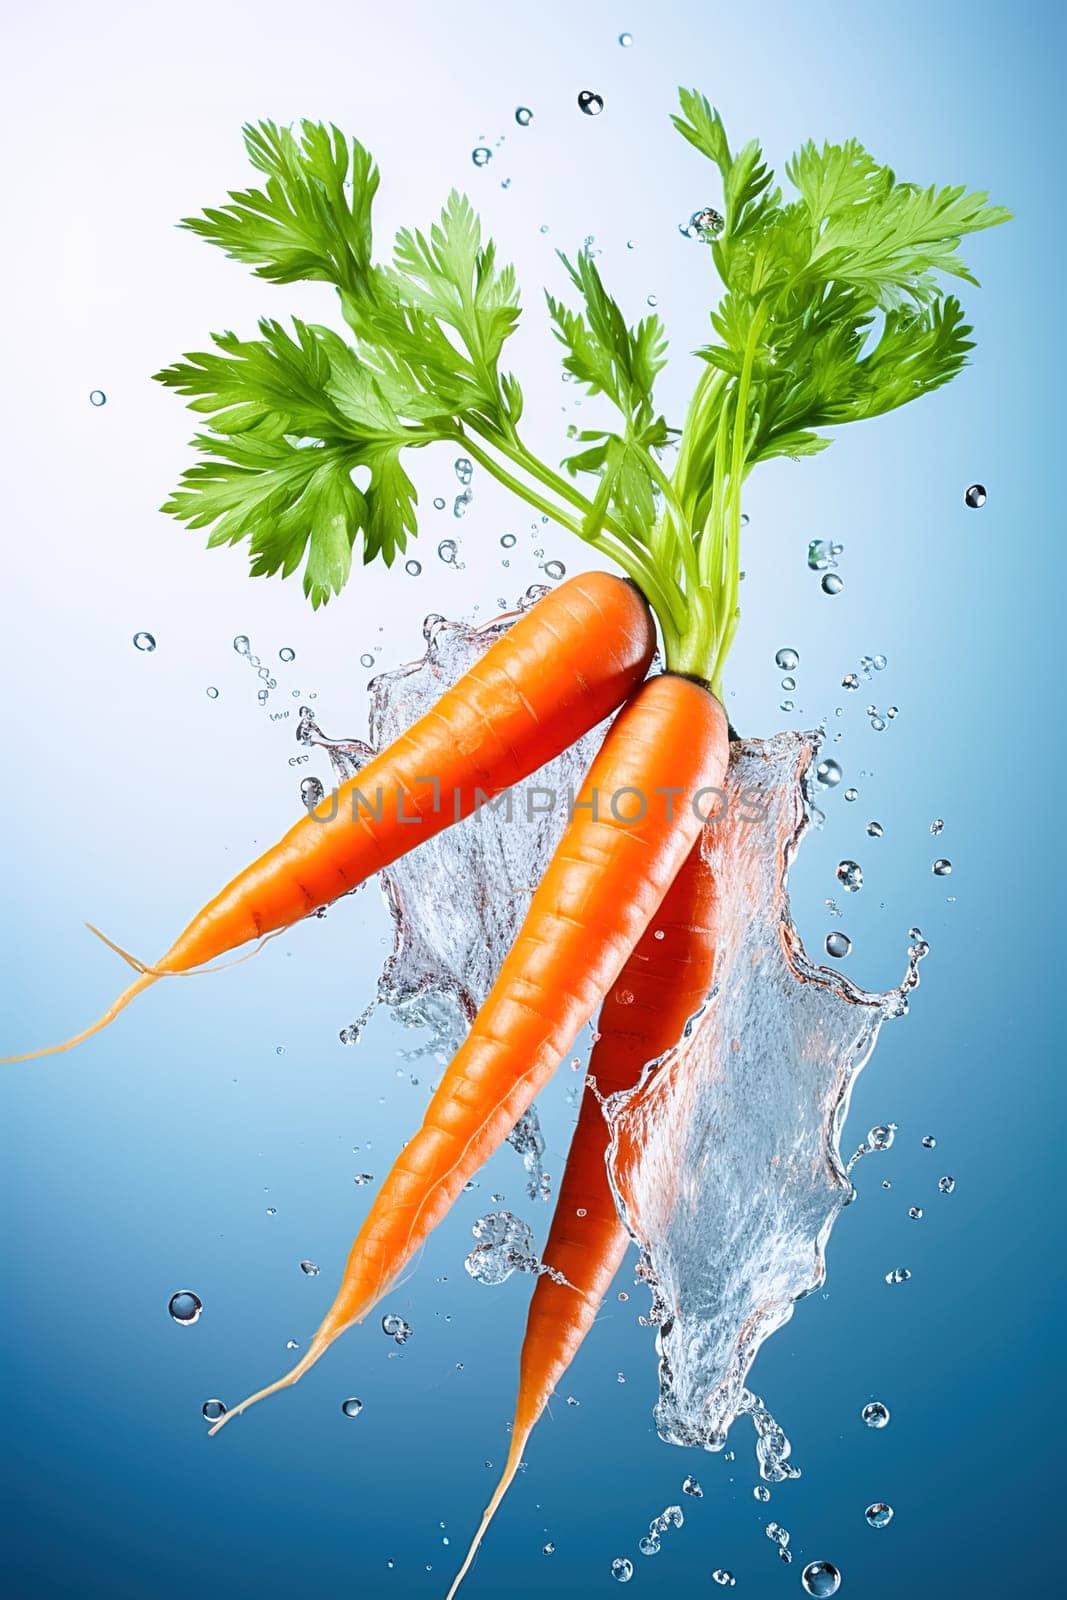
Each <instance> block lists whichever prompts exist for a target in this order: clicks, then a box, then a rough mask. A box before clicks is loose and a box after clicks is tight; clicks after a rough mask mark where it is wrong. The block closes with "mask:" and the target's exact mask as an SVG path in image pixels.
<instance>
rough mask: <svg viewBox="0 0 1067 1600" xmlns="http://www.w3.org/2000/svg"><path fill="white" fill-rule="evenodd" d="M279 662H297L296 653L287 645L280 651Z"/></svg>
mask: <svg viewBox="0 0 1067 1600" xmlns="http://www.w3.org/2000/svg"><path fill="white" fill-rule="evenodd" d="M278 660H279V661H295V660H296V651H295V650H293V649H292V648H291V647H290V646H289V645H285V646H284V647H283V648H282V649H281V650H279V651H278Z"/></svg>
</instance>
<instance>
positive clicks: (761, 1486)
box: [752, 1483, 771, 1506]
mask: <svg viewBox="0 0 1067 1600" xmlns="http://www.w3.org/2000/svg"><path fill="white" fill-rule="evenodd" d="M752 1498H753V1500H758V1501H759V1503H760V1505H762V1506H765V1505H766V1504H767V1502H768V1500H769V1499H770V1498H771V1491H770V1490H769V1489H768V1487H767V1485H766V1484H765V1483H757V1485H756V1487H755V1488H754V1489H753V1491H752Z"/></svg>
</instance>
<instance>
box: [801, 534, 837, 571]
mask: <svg viewBox="0 0 1067 1600" xmlns="http://www.w3.org/2000/svg"><path fill="white" fill-rule="evenodd" d="M843 549H844V545H840V544H833V543H832V542H831V541H830V540H829V539H812V540H811V542H810V543H809V545H808V566H809V567H810V568H811V570H812V572H825V571H826V570H827V568H828V567H836V566H837V557H838V556H839V555H840V554H841V552H842V551H843Z"/></svg>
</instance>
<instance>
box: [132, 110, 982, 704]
mask: <svg viewBox="0 0 1067 1600" xmlns="http://www.w3.org/2000/svg"><path fill="white" fill-rule="evenodd" d="M674 124H675V127H676V128H677V129H678V131H679V132H680V133H681V134H682V135H683V137H684V138H685V139H687V140H688V141H689V143H690V144H691V145H693V146H695V148H696V149H697V150H698V151H700V153H701V154H702V155H704V156H706V157H707V158H708V159H709V160H710V161H712V162H713V163H714V165H715V166H716V167H717V168H718V170H719V173H720V176H721V182H722V195H723V198H722V211H723V215H722V216H721V217H720V216H719V214H718V213H717V212H716V211H713V210H711V209H710V208H708V209H707V210H706V211H704V212H703V213H701V214H699V215H698V216H697V217H696V218H694V221H693V232H694V233H695V235H696V236H697V237H699V238H700V239H701V240H702V241H703V242H704V243H705V244H706V245H707V247H708V248H709V250H710V254H711V256H712V258H713V261H714V265H715V268H716V270H717V273H718V276H719V278H720V280H721V282H722V285H723V293H722V296H721V298H720V300H719V303H718V305H717V307H716V308H715V310H714V311H713V312H712V313H711V330H712V339H711V342H710V343H709V344H707V345H706V346H704V347H703V348H701V349H699V350H698V351H696V357H697V364H696V384H695V388H694V391H693V396H692V399H691V401H690V404H689V409H688V412H687V415H686V417H685V419H684V422H683V424H682V426H681V427H680V428H678V427H676V426H672V425H671V424H669V423H668V421H667V420H666V419H665V418H664V417H663V415H662V414H661V413H660V412H659V410H658V409H657V406H656V402H655V397H654V385H655V380H656V377H657V375H658V374H659V372H660V371H661V370H662V368H663V366H664V364H665V361H666V354H667V341H666V336H665V333H664V329H663V325H662V323H661V322H660V319H659V318H658V317H657V316H654V315H653V316H647V317H644V318H643V319H642V320H641V321H640V322H639V323H637V325H636V326H633V327H631V326H629V325H628V324H627V322H626V319H625V317H624V316H623V313H622V311H621V310H620V309H619V306H618V305H617V303H616V302H615V301H614V300H613V299H612V297H611V296H610V295H609V293H608V292H607V290H606V288H605V287H604V283H603V281H602V279H601V276H600V272H599V271H598V269H597V267H596V265H595V263H594V261H593V259H592V257H591V255H590V254H589V253H588V252H587V251H586V252H582V253H580V254H579V255H578V256H577V258H576V259H575V260H574V261H573V262H571V261H569V260H567V258H566V257H562V256H561V260H562V262H563V266H564V268H565V269H566V273H567V276H568V278H569V281H570V285H571V288H572V290H573V292H574V295H575V297H576V299H577V302H578V308H577V309H573V308H572V307H571V306H570V305H568V304H566V303H565V302H564V301H562V300H559V299H557V298H556V297H555V296H554V295H551V294H549V295H548V296H547V301H548V315H549V318H550V321H551V324H552V327H553V330H554V332H555V335H556V337H557V338H558V340H559V341H560V343H561V345H562V346H563V364H564V366H565V367H566V368H567V370H568V371H569V372H570V373H571V374H572V375H573V377H574V378H576V379H577V380H578V381H579V382H580V383H581V384H583V385H584V386H585V388H586V389H587V390H588V391H589V392H590V393H592V394H600V395H603V396H606V397H607V399H608V401H610V402H611V405H612V406H613V408H614V410H615V411H616V412H617V413H618V417H617V421H616V424H615V427H614V428H613V429H605V430H596V431H588V432H583V433H580V434H578V436H577V438H578V443H579V444H580V446H581V448H580V449H579V450H578V452H577V453H576V454H574V455H572V456H570V457H569V458H568V459H566V460H565V461H564V462H563V463H562V470H557V469H555V468H553V467H551V466H549V465H547V464H546V463H545V462H544V461H542V460H540V459H539V458H538V457H537V456H536V455H535V454H534V453H533V452H532V451H531V450H530V449H529V447H528V446H527V444H526V443H525V442H524V440H523V438H522V435H521V433H520V431H519V424H520V422H521V420H522V410H523V401H522V390H521V388H520V386H519V383H518V380H517V379H516V378H515V376H514V375H513V374H512V373H511V372H508V371H506V370H503V369H502V367H501V356H502V354H503V350H504V345H505V342H506V340H507V338H508V336H509V335H510V334H511V333H512V332H513V330H514V328H515V326H516V324H517V322H518V320H519V296H518V290H517V286H516V279H515V272H514V269H513V268H512V267H510V266H506V265H500V264H499V263H498V261H497V256H496V250H495V247H494V245H493V244H492V242H491V241H487V242H483V239H482V232H481V226H480V224H479V221H478V218H477V216H476V215H475V213H474V211H473V209H472V207H471V205H470V202H469V201H468V200H467V199H466V198H465V197H463V196H462V195H460V194H457V193H455V192H453V193H452V194H451V195H450V196H449V199H448V201H447V203H446V205H445V208H444V210H443V212H442V213H441V216H440V218H439V220H438V221H437V222H435V223H434V224H433V226H432V227H431V228H430V230H429V232H428V233H422V232H419V231H416V230H411V229H407V228H405V229H402V230H401V232H400V233H399V234H398V235H397V238H396V241H395V244H394V249H393V257H392V261H391V263H386V262H376V261H375V260H374V259H373V254H372V238H371V208H372V202H373V200H374V196H375V193H376V191H377V189H378V183H379V175H378V169H377V167H376V166H375V164H374V162H373V160H372V158H371V156H370V155H369V153H368V152H367V151H366V150H365V149H364V148H363V146H362V145H361V144H360V143H359V142H358V141H357V140H355V139H353V140H348V139H346V138H345V136H344V135H343V134H342V133H341V132H340V131H339V130H338V129H337V128H335V127H328V126H325V125H323V124H320V123H313V122H304V123H302V124H301V127H300V131H299V133H296V132H293V131H291V130H290V129H288V128H280V127H277V126H276V125H275V124H274V123H272V122H262V123H259V124H256V125H250V126H248V127H246V129H245V144H246V148H247V150H248V155H249V157H250V159H251V161H252V163H253V165H254V166H255V167H256V168H257V169H258V170H259V171H260V172H261V173H263V174H264V185H263V187H262V188H259V189H248V190H243V191H238V192H231V193H230V196H229V203H228V204H227V205H225V206H222V207H220V208H218V209H211V210H207V211H205V212H204V215H203V216H202V217H196V218H191V219H188V220H187V221H186V222H185V224H184V225H185V226H186V227H188V228H191V229H192V230H193V231H194V232H196V233H198V234H200V235H201V236H202V237H203V238H205V239H209V240H210V241H211V242H212V243H213V244H217V245H219V246H220V247H221V248H222V249H223V250H225V251H226V253H227V254H228V255H230V256H233V257H236V258H237V259H238V260H240V261H245V262H248V263H250V264H252V265H253V266H254V267H255V270H256V274H257V276H259V277H261V278H267V279H269V280H270V281H272V282H274V283H293V282H296V281H298V280H301V279H313V280H317V281H320V282H327V283H331V284H333V285H334V286H335V288H336V289H337V291H338V294H339V296H340V305H341V311H342V314H343V317H344V321H345V323H346V324H347V329H348V336H347V337H342V336H341V335H340V334H339V333H337V332H335V331H334V330H332V329H330V328H326V327H322V326H319V325H317V324H312V323H306V322H301V321H299V320H297V319H295V318H294V321H293V328H292V332H289V331H287V330H286V329H285V328H284V327H283V326H282V324H281V323H280V322H277V321H274V320H272V319H264V320H263V321H262V322H261V323H260V325H259V334H260V336H259V338H258V339H249V340H245V339H239V338H238V337H237V336H236V335H235V334H232V333H222V334H216V335H213V339H214V344H215V349H214V350H213V351H210V352H208V353H202V354H192V355H187V356H186V357H185V358H184V360H182V361H180V362H178V363H176V364H175V365H174V366H171V367H168V368H166V369H165V370H164V371H162V372H160V373H159V374H158V377H159V379H160V380H161V381H162V382H163V383H166V384H169V385H170V386H171V387H173V388H175V389H178V390H179V391H180V392H181V393H182V394H185V395H188V396H190V397H191V398H190V402H189V403H190V407H191V409H192V410H194V411H197V412H200V413H203V414H204V415H205V416H206V417H208V418H209V419H210V421H209V422H208V423H207V424H206V427H207V429H208V430H209V431H206V432H204V433H202V434H200V435H198V436H197V438H196V439H195V440H194V445H195V447H196V449H197V450H198V451H199V453H200V455H199V459H198V460H197V461H196V462H195V463H194V464H193V465H192V466H190V467H188V468H187V470H186V471H185V472H184V474H183V475H182V480H181V483H180V485H179V487H178V488H177V489H176V490H175V492H174V494H173V495H172V497H171V498H170V500H168V502H167V504H166V506H165V507H164V510H166V511H169V512H172V513H173V514H174V515H175V516H176V517H179V518H181V519H182V520H183V521H185V522H187V523H188V524H189V525H190V526H191V527H194V528H205V527H210V528H211V534H210V538H209V543H210V544H212V545H219V544H234V543H238V542H239V541H241V540H242V539H247V540H248V541H249V545H250V549H251V555H252V572H253V574H256V575H261V574H270V573H276V572H280V573H282V574H283V575H284V576H288V575H289V574H290V573H293V572H295V571H296V570H297V569H298V568H300V567H301V566H303V583H304V590H305V593H306V594H307V595H308V597H309V599H310V600H311V603H312V605H313V606H319V605H322V604H324V603H325V601H326V600H328V599H329V598H330V596H331V594H336V593H338V592H339V591H340V590H341V588H342V587H343V586H344V584H345V582H346V581H347V579H348V576H349V573H350V570H351V566H352V558H353V550H354V549H355V548H356V545H357V543H358V544H359V545H360V548H361V551H362V557H363V560H364V562H369V561H371V560H373V559H374V558H375V557H376V556H381V557H382V559H383V560H384V561H385V562H386V563H391V562H392V561H393V560H394V558H395V557H396V555H397V553H398V552H399V551H403V550H404V549H405V547H406V544H407V541H408V539H409V538H410V537H412V536H414V534H415V533H416V531H417V522H416V512H415V507H416V501H417V495H416V491H415V486H414V484H413V483H412V482H411V479H410V478H409V477H408V475H407V472H406V471H405V468H404V459H403V457H404V451H405V450H407V449H411V448H415V447H418V446H420V445H426V444H430V443H434V442H436V441H441V440H445V441H450V442H451V443H453V444H455V445H458V446H461V447H462V449H463V451H464V453H466V454H467V455H469V456H470V457H471V458H473V459H474V460H475V461H478V462H479V463H480V464H481V465H482V466H483V467H484V468H485V469H486V470H487V471H488V472H490V473H491V474H492V475H493V476H494V477H495V478H496V479H498V480H499V481H500V482H501V483H503V484H506V485H507V486H508V488H510V489H511V490H513V491H514V492H515V493H516V494H517V495H519V496H520V497H521V498H522V499H523V500H525V501H526V502H527V503H528V504H529V505H531V506H533V507H535V508H536V509H537V510H539V511H541V512H543V513H545V514H546V515H548V516H550V517H551V518H552V519H553V520H554V521H556V522H557V523H559V524H560V525H561V526H563V527H565V528H568V529H569V530H570V531H571V532H572V533H574V534H576V535H577V536H578V537H579V538H581V539H583V540H585V541H586V542H587V543H588V544H590V545H592V546H593V547H595V548H596V549H597V550H598V551H600V552H602V553H603V554H604V555H605V556H606V557H609V558H610V559H611V560H613V561H615V562H617V563H618V565H619V566H620V567H622V568H623V570H624V571H625V572H627V573H628V574H629V575H630V576H631V577H632V578H633V579H634V580H635V581H636V582H637V583H638V584H639V585H640V587H641V588H642V589H643V590H644V592H645V594H646V596H647V597H648V599H649V601H650V602H651V604H652V606H653V608H654V610H655V612H656V616H657V618H658V621H659V624H660V627H661V630H662V633H663V639H664V646H665V651H666V658H667V664H668V666H670V667H672V668H676V669H677V670H680V671H685V672H692V673H696V674H698V675H700V676H703V677H706V678H707V679H709V680H710V681H711V682H712V685H713V687H714V688H715V689H716V691H717V692H718V693H721V689H722V674H723V665H724V662H725V659H726V655H727V652H728V650H729V648H730V643H731V641H732V639H733V635H734V632H735V630H736V627H737V619H738V614H739V611H738V585H739V580H740V552H741V491H742V486H743V484H744V482H745V479H746V477H747V476H748V473H749V472H750V471H751V470H752V468H753V467H754V466H755V465H756V463H757V462H760V461H766V460H768V459H770V458H771V457H772V456H791V457H798V456H802V455H812V454H814V453H815V452H816V451H818V450H822V449H825V448H826V446H827V444H829V442H830V441H829V439H828V438H827V437H826V436H825V434H824V433H823V432H822V431H821V430H822V429H824V428H827V427H832V426H835V425H837V424H840V423H843V422H853V421H859V420H861V419H863V418H865V417H873V416H877V415H878V414H879V413H880V412H883V411H890V410H892V409H893V408H895V407H896V406H900V405H904V404H905V403H906V402H907V401H909V400H914V399H916V398H917V397H918V396H919V395H922V394H926V393H928V392H929V391H930V390H932V389H936V388H938V387H940V385H941V384H943V383H947V382H948V381H949V379H951V378H953V377H954V376H955V375H956V373H957V372H959V370H960V369H961V367H963V366H964V364H965V362H966V357H967V352H968V351H969V350H970V349H971V348H972V345H971V343H970V340H969V334H970V332H971V329H970V328H969V327H968V326H967V325H966V324H965V322H964V320H963V312H962V310H961V307H960V304H959V301H958V300H957V299H956V298H955V297H954V296H953V295H951V294H947V293H945V292H944V289H943V287H942V285H941V276H940V275H943V274H948V275H951V276H953V277H957V278H964V279H967V280H968V281H970V282H974V279H973V278H971V275H970V273H969V272H968V270H967V268H966V266H965V264H964V263H963V261H962V260H961V258H960V256H959V254H958V253H957V247H958V245H959V241H960V238H961V237H962V236H963V235H964V234H966V233H972V232H974V231H976V230H978V229H980V228H987V227H991V226H992V225H993V224H994V223H998V222H1002V221H1004V220H1006V218H1007V217H1008V213H1007V212H1006V211H1004V210H1003V209H1001V208H999V207H996V206H991V205H988V204H986V196H985V195H984V194H968V193H966V192H965V190H964V189H963V188H945V189H935V188H929V189H922V188H919V187H918V186H916V185H915V184H912V183H899V182H897V180H896V178H895V177H894V174H893V173H892V172H891V171H890V170H889V168H888V167H884V166H880V165H879V164H878V163H877V162H876V161H875V160H874V159H873V158H872V157H871V156H869V155H868V154H867V152H866V151H865V150H864V149H863V147H862V146H861V145H860V144H858V143H857V142H856V141H855V140H849V141H848V142H847V143H845V144H841V145H831V144H827V145H824V146H823V147H822V149H818V148H817V147H816V146H815V145H814V144H810V143H809V144H806V145H804V146H803V147H802V148H801V149H800V150H799V151H798V152H797V153H796V154H795V155H794V156H793V158H792V160H791V161H789V162H788V163H787V165H786V174H787V176H788V178H789V180H790V182H791V184H792V185H793V188H794V189H795V190H796V194H795V196H794V197H793V198H791V199H788V200H786V199H784V198H783V195H782V191H781V190H780V189H779V188H778V187H777V186H776V185H775V182H774V175H773V173H772V172H771V171H770V169H769V168H768V167H767V165H766V164H765V162H764V160H763V154H762V151H761V149H760V147H759V145H758V144H757V143H756V142H755V141H752V142H750V143H748V144H746V145H745V146H744V147H743V148H742V149H741V150H739V151H737V152H736V153H735V152H733V151H732V150H731V148H730V145H729V143H728V141H727V137H726V132H725V129H724V128H723V124H722V119H721V118H720V116H719V114H718V112H716V111H714V110H713V109H712V107H711V106H710V105H709V103H708V101H707V100H706V99H705V98H704V97H703V96H702V95H699V94H697V93H695V92H691V91H688V90H683V91H682V93H681V113H680V114H679V115H677V116H675V117H674ZM357 468H362V469H364V470H363V471H362V472H361V473H360V474H359V486H357V482H356V481H355V480H354V478H353V473H354V472H355V471H356V469H357Z"/></svg>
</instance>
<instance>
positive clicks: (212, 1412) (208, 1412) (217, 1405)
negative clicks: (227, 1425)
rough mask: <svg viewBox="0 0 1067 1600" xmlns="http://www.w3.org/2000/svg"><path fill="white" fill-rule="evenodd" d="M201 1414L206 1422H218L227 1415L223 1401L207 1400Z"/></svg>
mask: <svg viewBox="0 0 1067 1600" xmlns="http://www.w3.org/2000/svg"><path fill="white" fill-rule="evenodd" d="M200 1412H201V1415H202V1416H203V1418H204V1421H205V1422H217V1421H218V1420H219V1418H220V1417H224V1416H225V1415H226V1407H225V1406H224V1405H223V1403H222V1401H221V1400H205V1401H204V1403H203V1405H202V1406H201V1407H200Z"/></svg>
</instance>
